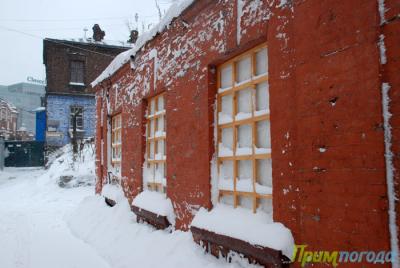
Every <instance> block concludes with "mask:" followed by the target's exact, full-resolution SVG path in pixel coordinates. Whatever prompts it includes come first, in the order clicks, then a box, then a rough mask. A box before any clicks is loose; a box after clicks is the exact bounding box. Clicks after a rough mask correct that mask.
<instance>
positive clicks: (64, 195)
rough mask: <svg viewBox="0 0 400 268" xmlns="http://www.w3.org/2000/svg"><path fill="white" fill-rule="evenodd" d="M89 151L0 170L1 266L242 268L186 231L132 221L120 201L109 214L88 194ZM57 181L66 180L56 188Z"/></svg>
mask: <svg viewBox="0 0 400 268" xmlns="http://www.w3.org/2000/svg"><path fill="white" fill-rule="evenodd" d="M93 162H94V156H93V154H92V150H91V149H90V147H88V148H86V150H85V152H84V153H83V155H82V157H80V158H79V159H78V160H77V161H76V162H75V164H74V167H73V164H72V155H71V153H70V149H68V147H66V148H64V151H63V153H62V154H61V155H60V157H59V158H57V159H56V160H55V161H54V162H53V164H52V165H51V166H50V168H49V169H47V170H45V169H41V168H6V169H5V170H4V171H1V172H0V215H1V217H0V248H1V251H0V267H1V268H3V267H4V268H14V267H23V268H54V267H65V268H71V267H82V268H83V267H84V268H90V267H96V268H103V267H113V268H124V267H126V268H128V267H132V265H134V264H137V265H138V267H199V268H200V267H247V266H250V265H249V264H248V263H247V261H246V260H245V259H242V258H239V257H238V256H236V255H232V258H233V262H232V263H227V262H226V261H225V260H223V259H216V258H214V257H213V256H211V255H209V254H206V253H204V251H203V250H202V248H201V247H200V246H198V245H197V244H195V243H194V242H193V239H192V235H191V233H190V232H183V231H178V230H175V231H170V230H164V231H163V230H156V229H154V228H153V227H151V226H149V225H147V224H138V223H136V216H135V215H134V214H133V213H132V212H131V211H130V207H129V204H128V202H127V200H126V199H123V200H120V202H119V203H118V204H117V205H116V206H114V207H113V208H110V207H108V206H107V205H106V204H105V202H104V198H102V197H101V196H98V195H95V194H94V185H93V184H94V165H93ZM60 176H71V177H73V179H72V180H71V181H70V182H68V183H67V185H66V186H65V185H63V187H60V186H59V179H60Z"/></svg>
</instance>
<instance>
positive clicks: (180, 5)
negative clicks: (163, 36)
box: [91, 0, 194, 87]
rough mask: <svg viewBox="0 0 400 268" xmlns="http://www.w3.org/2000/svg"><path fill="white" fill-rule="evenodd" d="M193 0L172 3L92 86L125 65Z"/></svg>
mask: <svg viewBox="0 0 400 268" xmlns="http://www.w3.org/2000/svg"><path fill="white" fill-rule="evenodd" d="M193 2H194V0H180V1H177V3H174V4H173V5H172V6H171V7H170V8H169V9H168V11H167V13H166V14H165V15H164V17H163V18H162V19H161V21H160V22H159V23H158V24H157V25H155V26H154V27H153V28H152V29H151V30H150V31H148V32H145V33H143V34H142V35H139V38H138V40H137V41H136V44H135V46H134V47H133V48H131V49H129V50H127V51H125V52H122V53H120V54H119V55H118V56H116V57H115V58H114V60H113V61H112V62H111V63H110V64H109V65H108V66H107V68H106V69H105V70H104V71H103V72H102V73H101V74H100V75H99V76H98V77H97V78H96V79H95V80H94V81H93V82H92V83H91V86H92V87H95V86H96V85H97V84H99V83H101V82H102V81H103V80H105V79H107V78H109V77H110V76H112V75H113V74H114V73H115V72H116V71H118V70H119V68H121V67H122V66H123V65H125V64H126V63H127V62H128V61H129V60H130V58H131V57H132V56H135V54H136V53H137V52H138V51H139V50H140V49H141V48H142V47H143V46H144V45H145V44H146V43H147V42H148V41H150V40H151V39H153V38H154V37H155V36H156V35H157V34H158V33H161V32H162V31H164V29H165V28H168V26H169V25H170V24H171V22H172V20H173V19H174V18H176V17H178V16H179V15H180V14H181V13H182V12H183V11H184V10H185V9H186V8H188V7H189V6H190V5H191V4H192V3H193Z"/></svg>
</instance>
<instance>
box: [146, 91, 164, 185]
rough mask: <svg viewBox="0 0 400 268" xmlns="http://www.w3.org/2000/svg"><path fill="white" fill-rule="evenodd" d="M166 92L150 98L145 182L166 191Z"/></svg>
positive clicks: (147, 114) (147, 118)
mask: <svg viewBox="0 0 400 268" xmlns="http://www.w3.org/2000/svg"><path fill="white" fill-rule="evenodd" d="M164 96H165V94H164V93H163V94H160V95H157V96H155V97H153V98H150V99H149V101H148V106H147V113H146V120H147V124H146V156H145V163H144V167H143V182H144V183H143V184H144V185H146V186H147V188H148V189H150V190H153V191H158V192H165V191H166V186H167V181H166V160H167V156H166V135H167V134H166V121H165V116H166V113H165V107H164V101H165V100H164Z"/></svg>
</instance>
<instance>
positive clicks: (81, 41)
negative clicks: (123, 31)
mask: <svg viewBox="0 0 400 268" xmlns="http://www.w3.org/2000/svg"><path fill="white" fill-rule="evenodd" d="M45 40H46V41H49V42H53V43H60V44H63V43H66V44H68V43H69V44H72V45H73V44H78V45H94V46H99V47H113V48H115V47H119V48H130V47H132V44H130V43H127V42H124V41H116V40H102V41H94V40H93V39H92V38H75V39H74V38H70V39H53V38H46V39H45Z"/></svg>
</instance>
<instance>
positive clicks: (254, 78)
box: [216, 43, 272, 213]
mask: <svg viewBox="0 0 400 268" xmlns="http://www.w3.org/2000/svg"><path fill="white" fill-rule="evenodd" d="M263 49H267V44H265V43H264V44H261V45H259V46H257V47H255V48H253V49H250V50H248V51H246V52H244V53H242V54H240V55H239V56H236V57H234V58H232V59H230V60H228V61H226V62H224V63H223V64H221V65H219V66H218V67H217V75H218V77H217V87H218V89H220V88H221V70H222V69H223V68H225V67H227V66H229V65H231V66H232V87H229V88H227V89H223V91H221V92H218V93H217V111H218V112H217V122H216V126H217V145H218V146H217V148H216V150H217V168H218V178H219V174H220V168H221V164H222V162H223V161H233V190H220V189H218V191H219V192H218V201H220V199H221V197H223V196H227V195H228V196H233V205H234V207H235V208H236V207H237V206H238V198H239V197H250V198H252V201H253V202H252V209H253V212H254V213H255V212H256V210H257V207H258V201H259V199H272V194H259V193H257V192H256V185H255V183H256V178H257V160H262V159H271V153H267V154H256V153H255V148H254V147H255V145H256V144H257V122H259V121H269V120H270V115H269V113H267V114H263V115H259V116H255V115H254V111H255V108H254V105H255V103H254V101H252V102H251V104H252V107H251V114H252V115H251V117H250V118H246V119H243V120H236V114H237V107H238V101H237V93H238V92H240V91H241V90H245V89H246V90H247V89H252V91H251V96H252V100H255V97H256V95H255V94H256V87H257V85H258V84H261V83H263V82H268V69H267V72H266V73H265V74H261V75H256V63H257V62H256V55H257V54H256V53H257V52H259V51H261V50H263ZM249 56H250V58H251V79H250V80H249V81H245V82H242V83H238V84H237V83H236V78H237V62H238V61H240V60H242V59H244V58H246V57H249ZM228 95H232V122H229V123H224V124H219V113H220V112H221V109H222V105H221V104H222V97H224V96H228ZM244 125H251V128H252V154H251V155H238V156H236V144H237V142H238V128H239V126H244ZM225 128H232V130H233V141H232V142H233V143H232V149H233V150H232V151H233V154H232V156H221V157H220V156H219V143H220V142H222V130H223V129H225ZM269 135H271V134H269ZM240 160H250V161H251V162H252V184H253V185H252V186H253V191H252V192H241V191H237V190H236V184H237V180H238V179H237V177H238V161H240Z"/></svg>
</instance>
